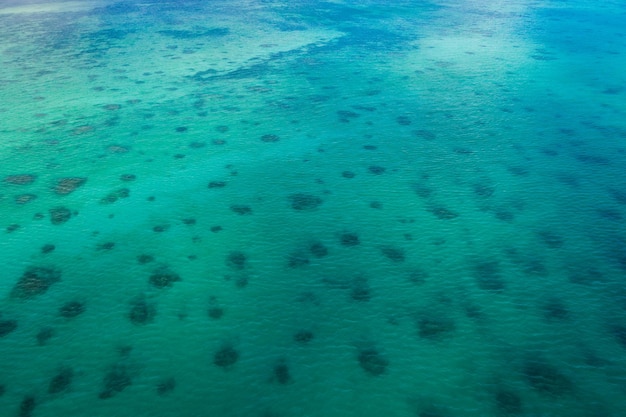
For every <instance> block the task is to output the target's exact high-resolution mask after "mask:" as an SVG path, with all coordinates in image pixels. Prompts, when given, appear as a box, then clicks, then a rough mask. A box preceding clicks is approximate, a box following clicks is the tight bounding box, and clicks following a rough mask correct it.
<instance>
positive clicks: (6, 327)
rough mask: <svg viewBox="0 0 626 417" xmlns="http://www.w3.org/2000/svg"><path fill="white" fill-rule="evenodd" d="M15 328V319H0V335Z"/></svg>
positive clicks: (4, 334) (2, 335) (6, 333)
mask: <svg viewBox="0 0 626 417" xmlns="http://www.w3.org/2000/svg"><path fill="white" fill-rule="evenodd" d="M15 329H17V320H0V337H4V336H6V335H8V334H9V333H11V332H13V331H14V330H15Z"/></svg>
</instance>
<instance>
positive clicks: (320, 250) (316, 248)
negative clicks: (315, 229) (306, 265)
mask: <svg viewBox="0 0 626 417" xmlns="http://www.w3.org/2000/svg"><path fill="white" fill-rule="evenodd" d="M309 251H310V252H311V254H313V256H315V257H316V258H323V257H325V256H326V255H328V248H327V247H326V246H325V245H324V244H323V243H322V242H312V243H311V244H310V245H309Z"/></svg>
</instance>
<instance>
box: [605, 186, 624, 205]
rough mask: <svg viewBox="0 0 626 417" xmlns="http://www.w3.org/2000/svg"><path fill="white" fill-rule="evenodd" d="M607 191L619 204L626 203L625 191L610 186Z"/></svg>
mask: <svg viewBox="0 0 626 417" xmlns="http://www.w3.org/2000/svg"><path fill="white" fill-rule="evenodd" d="M609 193H610V194H611V196H612V197H613V198H614V199H615V201H617V202H618V203H619V204H626V191H623V190H617V189H615V188H611V189H609Z"/></svg>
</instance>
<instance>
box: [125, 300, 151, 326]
mask: <svg viewBox="0 0 626 417" xmlns="http://www.w3.org/2000/svg"><path fill="white" fill-rule="evenodd" d="M130 304H131V307H130V311H129V312H128V319H129V320H130V322H131V323H132V324H135V325H137V326H143V325H145V324H148V323H151V322H152V321H154V316H156V306H155V305H154V304H153V303H149V302H147V301H146V299H145V297H143V296H142V297H138V298H136V299H134V300H133V301H132V302H131V303H130Z"/></svg>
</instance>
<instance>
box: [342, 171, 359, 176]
mask: <svg viewBox="0 0 626 417" xmlns="http://www.w3.org/2000/svg"><path fill="white" fill-rule="evenodd" d="M355 175H356V174H355V173H354V172H352V171H343V172H342V173H341V176H342V177H344V178H354V176H355Z"/></svg>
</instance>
